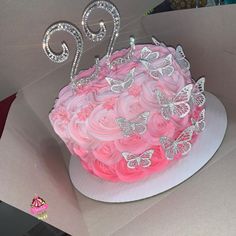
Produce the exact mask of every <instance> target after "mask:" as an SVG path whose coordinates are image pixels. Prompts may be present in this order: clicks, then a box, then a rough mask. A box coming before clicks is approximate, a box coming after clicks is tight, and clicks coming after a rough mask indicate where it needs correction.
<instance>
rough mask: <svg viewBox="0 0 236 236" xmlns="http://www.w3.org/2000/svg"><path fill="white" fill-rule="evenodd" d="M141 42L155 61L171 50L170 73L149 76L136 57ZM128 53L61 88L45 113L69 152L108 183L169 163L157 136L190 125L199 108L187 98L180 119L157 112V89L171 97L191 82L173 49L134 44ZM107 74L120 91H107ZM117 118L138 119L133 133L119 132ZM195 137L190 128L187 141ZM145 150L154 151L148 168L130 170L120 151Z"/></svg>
mask: <svg viewBox="0 0 236 236" xmlns="http://www.w3.org/2000/svg"><path fill="white" fill-rule="evenodd" d="M144 47H147V48H148V49H149V50H151V51H152V52H158V54H159V56H158V58H156V59H155V60H154V61H153V62H152V63H153V65H154V66H155V65H156V64H158V63H159V62H160V61H161V60H162V59H163V58H165V57H167V56H168V55H169V54H172V66H173V68H174V72H173V73H172V75H171V76H167V75H163V76H161V75H160V78H153V77H152V76H151V74H150V71H148V68H147V67H146V66H145V65H144V63H143V62H141V61H140V58H141V51H142V49H143V48H144ZM128 51H129V49H123V50H121V51H116V52H114V53H113V55H112V56H111V61H114V60H117V59H118V58H120V57H124V56H125V55H126V54H127V53H128ZM133 58H134V59H133V60H131V61H129V62H127V63H124V64H118V65H114V66H113V67H112V68H109V66H108V64H107V60H106V58H105V57H104V58H103V59H101V60H100V64H99V73H98V75H97V78H96V79H95V80H93V81H91V82H90V83H89V84H88V85H86V86H82V87H78V88H77V89H76V90H74V91H73V90H72V89H71V87H70V85H68V86H66V87H65V88H63V89H62V90H61V92H60V93H59V97H58V99H57V100H56V102H55V105H54V108H53V110H52V111H51V113H50V115H49V118H50V122H51V124H52V126H53V128H54V130H55V132H56V133H57V134H58V135H59V136H60V137H61V138H62V140H63V141H64V142H65V143H66V145H67V147H68V149H69V150H70V152H71V153H72V154H73V155H75V156H77V157H78V158H79V159H80V160H81V164H82V166H83V167H84V168H85V169H86V170H87V171H88V172H90V173H91V174H94V175H96V176H98V177H100V178H102V179H105V180H109V181H113V182H119V181H123V182H134V181H138V180H141V179H143V178H146V177H148V176H150V175H151V174H153V173H155V172H161V171H164V170H165V169H166V168H168V166H169V163H170V161H169V160H167V159H166V157H165V152H164V150H163V148H162V146H161V145H160V137H162V136H167V137H169V138H170V139H172V140H174V139H175V138H176V137H177V136H178V135H179V134H180V133H181V132H182V131H183V130H185V129H186V128H187V127H189V126H191V125H192V124H191V118H195V119H196V117H198V116H199V114H200V112H201V110H202V109H203V108H199V107H197V106H195V105H194V104H192V103H191V102H189V104H190V106H191V111H190V112H189V114H187V115H186V116H185V117H184V118H181V119H180V118H178V117H175V116H173V117H171V119H169V120H166V119H164V118H163V117H162V115H161V112H160V111H161V106H160V104H159V103H158V101H157V95H156V91H157V90H161V91H162V92H163V93H164V94H165V95H166V96H167V98H172V97H173V96H174V95H175V94H177V93H178V92H179V91H180V90H181V89H182V88H183V87H184V86H186V85H187V84H189V83H192V80H191V75H190V72H189V71H183V70H182V69H181V68H180V66H179V65H178V63H177V62H176V61H175V50H174V49H173V48H171V47H161V46H154V45H136V48H135V51H134V55H133ZM133 68H135V71H134V78H131V80H130V81H131V84H129V85H128V86H127V88H126V87H125V83H126V82H127V81H126V80H127V79H130V78H127V75H128V74H129V72H130V71H131V70H132V69H133ZM94 70H95V67H92V68H90V69H88V70H84V71H81V72H80V73H79V74H78V75H77V76H76V77H75V79H76V80H79V79H81V78H83V77H88V76H90V75H91V74H92V73H93V72H94ZM106 77H109V78H111V79H113V80H114V81H116V82H115V83H118V84H120V86H121V88H122V89H121V90H120V93H119V92H113V91H112V90H111V86H112V85H110V84H109V83H108V82H107V80H106V79H105V78H106ZM122 86H123V87H122ZM144 112H148V117H147V120H142V119H141V118H140V116H141V114H143V113H144ZM118 118H124V119H125V122H126V123H125V124H126V125H128V124H132V125H133V123H132V122H137V124H136V126H135V125H133V126H132V129H134V132H133V133H132V134H131V135H128V136H127V135H124V132H123V130H122V129H121V127H120V126H119V124H118V123H117V119H118ZM129 122H131V123H129ZM139 126H141V127H143V126H144V127H145V129H142V130H143V132H140V131H139V129H138V128H140V127H139ZM125 128H127V127H124V129H125ZM129 128H130V127H129ZM136 129H137V130H136ZM196 138H197V134H196V133H194V135H193V139H192V140H191V142H192V143H193V142H194V141H195V140H196ZM150 149H152V150H154V153H153V155H152V157H151V159H150V160H151V165H150V166H148V167H142V166H137V167H135V168H134V169H130V168H129V167H128V166H127V160H126V159H125V158H124V157H123V156H122V153H123V152H128V153H131V154H133V155H142V153H144V152H145V151H147V150H150ZM176 158H177V159H178V158H181V157H180V156H178V157H176Z"/></svg>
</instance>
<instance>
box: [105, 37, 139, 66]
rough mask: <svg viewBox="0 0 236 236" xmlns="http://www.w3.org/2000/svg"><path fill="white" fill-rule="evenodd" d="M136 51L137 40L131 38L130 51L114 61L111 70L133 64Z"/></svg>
mask: <svg viewBox="0 0 236 236" xmlns="http://www.w3.org/2000/svg"><path fill="white" fill-rule="evenodd" d="M134 50H135V39H134V37H130V49H129V51H128V52H127V53H126V54H125V55H124V56H123V57H118V58H116V59H114V60H113V61H112V62H111V63H110V65H109V66H110V68H111V69H112V68H113V67H114V66H116V65H120V64H124V63H128V62H131V61H132V60H133V54H134Z"/></svg>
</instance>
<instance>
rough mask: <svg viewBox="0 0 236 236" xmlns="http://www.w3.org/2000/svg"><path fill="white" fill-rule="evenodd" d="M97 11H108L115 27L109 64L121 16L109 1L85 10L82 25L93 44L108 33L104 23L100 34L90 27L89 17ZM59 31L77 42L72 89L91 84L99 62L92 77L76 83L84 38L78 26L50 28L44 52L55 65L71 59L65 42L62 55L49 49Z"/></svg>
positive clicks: (65, 24) (94, 4)
mask: <svg viewBox="0 0 236 236" xmlns="http://www.w3.org/2000/svg"><path fill="white" fill-rule="evenodd" d="M95 9H103V10H105V11H107V12H108V13H109V14H110V15H111V16H112V18H113V23H114V27H113V32H112V36H111V39H110V42H109V46H108V49H107V54H106V57H107V59H108V63H109V58H110V56H111V54H112V51H113V47H114V44H115V41H116V38H117V37H118V35H119V29H120V14H119V12H118V10H117V8H116V7H115V6H114V5H113V4H112V3H110V2H107V1H95V2H93V3H91V4H89V5H88V7H87V8H86V9H85V11H84V13H83V16H82V22H81V23H82V26H83V30H84V32H85V35H86V36H87V37H88V38H89V39H90V40H92V41H93V42H98V41H101V40H103V39H104V37H105V35H106V31H107V30H106V26H105V24H104V22H103V21H100V23H99V26H100V29H99V31H98V32H93V31H92V30H91V29H90V28H89V27H88V17H89V15H90V13H91V12H92V11H94V10H95ZM59 31H65V32H67V33H69V34H71V35H72V36H73V37H74V39H75V41H76V53H75V56H74V61H73V64H72V67H71V72H70V80H71V85H72V88H76V87H78V86H84V85H86V84H87V83H89V82H90V81H91V80H93V79H95V78H96V76H95V75H96V74H97V73H98V67H99V66H98V64H99V62H98V60H97V61H96V65H97V66H96V68H95V71H94V73H93V74H92V75H91V76H89V77H86V78H81V79H80V80H79V81H75V79H74V77H75V75H76V74H77V69H78V65H79V62H80V59H81V55H82V53H83V38H82V35H81V33H80V30H79V29H78V28H77V27H76V26H74V25H72V24H71V23H68V22H58V23H55V24H53V25H52V26H50V27H49V28H48V29H47V31H46V33H45V34H44V37H43V50H44V52H45V54H46V55H47V56H48V58H49V59H50V60H51V61H53V62H55V63H62V62H65V61H66V60H67V59H68V58H69V48H68V46H67V44H66V43H65V42H62V45H61V46H62V52H61V53H55V52H53V51H52V50H51V48H50V47H49V40H50V38H51V36H52V35H53V34H54V33H55V32H59Z"/></svg>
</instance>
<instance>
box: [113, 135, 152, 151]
mask: <svg viewBox="0 0 236 236" xmlns="http://www.w3.org/2000/svg"><path fill="white" fill-rule="evenodd" d="M114 144H115V147H116V149H117V150H118V151H119V152H124V151H126V152H130V153H133V154H138V153H142V152H144V151H145V150H146V149H147V148H148V146H149V143H148V140H147V139H145V137H144V136H142V135H139V134H134V135H132V136H130V137H127V138H125V137H124V138H122V139H118V140H115V141H114Z"/></svg>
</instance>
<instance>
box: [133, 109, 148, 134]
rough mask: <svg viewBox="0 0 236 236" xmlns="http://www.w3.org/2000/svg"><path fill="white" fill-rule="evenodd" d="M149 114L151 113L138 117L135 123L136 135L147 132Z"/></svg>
mask: <svg viewBox="0 0 236 236" xmlns="http://www.w3.org/2000/svg"><path fill="white" fill-rule="evenodd" d="M149 114H150V113H149V112H148V111H146V112H143V113H141V114H140V115H139V116H138V118H137V120H136V121H135V122H134V124H135V132H136V133H139V134H143V133H145V132H146V130H147V122H148V117H149Z"/></svg>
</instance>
